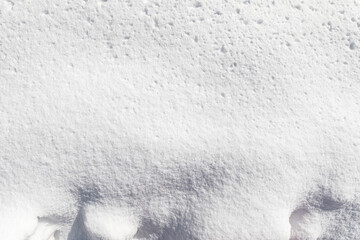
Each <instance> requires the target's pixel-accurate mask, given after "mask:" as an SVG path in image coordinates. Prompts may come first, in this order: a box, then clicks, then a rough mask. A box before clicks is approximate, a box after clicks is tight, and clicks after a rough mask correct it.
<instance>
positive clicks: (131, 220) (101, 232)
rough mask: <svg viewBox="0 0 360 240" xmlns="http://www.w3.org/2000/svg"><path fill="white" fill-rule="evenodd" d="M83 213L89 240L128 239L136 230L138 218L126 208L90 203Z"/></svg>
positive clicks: (131, 237)
mask: <svg viewBox="0 0 360 240" xmlns="http://www.w3.org/2000/svg"><path fill="white" fill-rule="evenodd" d="M83 214H84V225H85V228H86V230H87V231H88V234H89V240H92V239H93V240H95V239H104V240H130V239H133V237H134V235H135V234H136V232H137V230H138V225H139V223H138V219H137V218H136V217H135V216H134V215H133V213H131V212H130V211H129V210H128V209H121V208H120V209H119V208H113V207H104V206H98V205H90V206H87V207H86V208H85V209H84V213H83Z"/></svg>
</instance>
